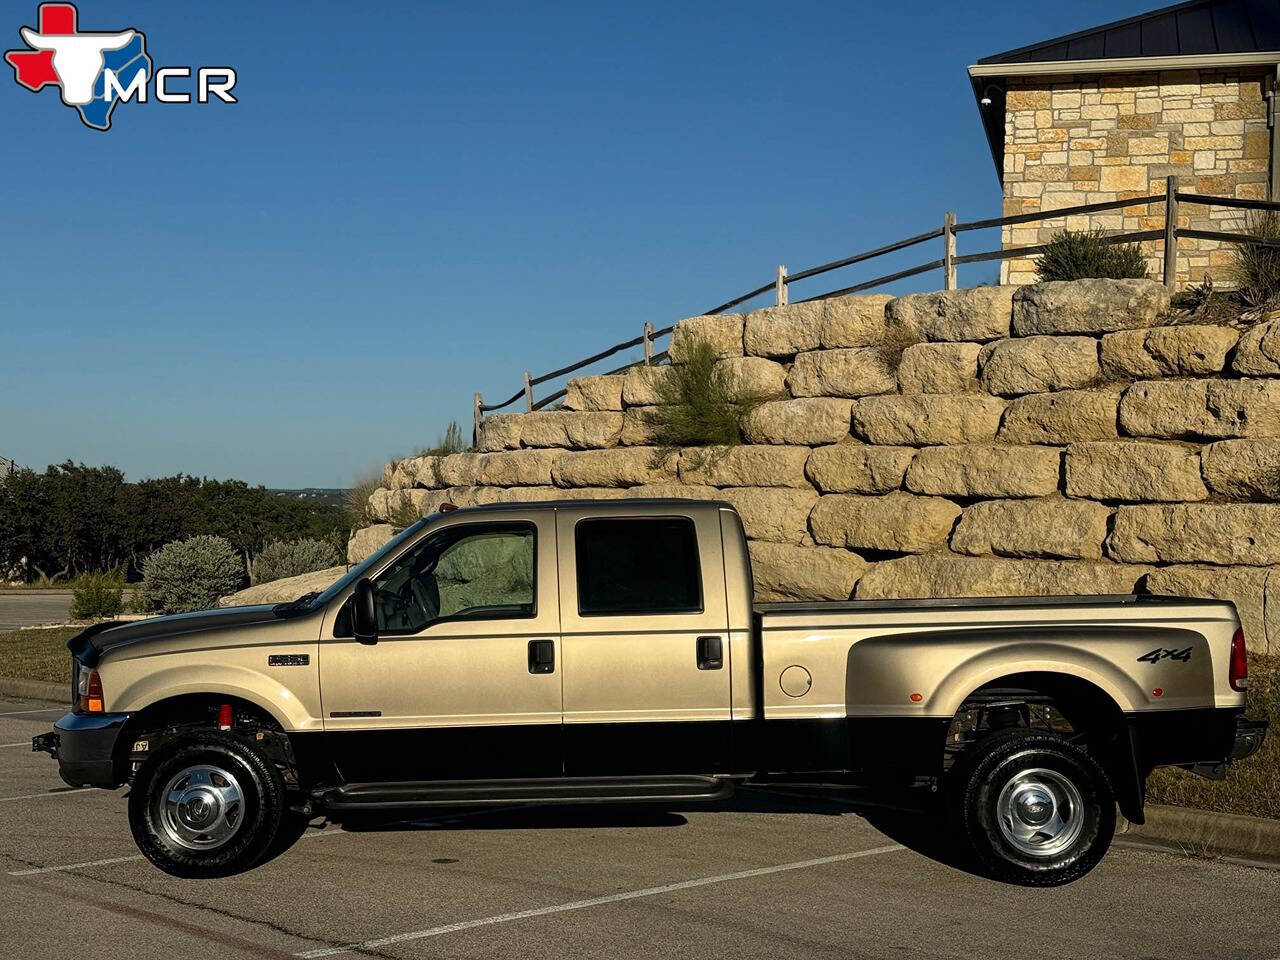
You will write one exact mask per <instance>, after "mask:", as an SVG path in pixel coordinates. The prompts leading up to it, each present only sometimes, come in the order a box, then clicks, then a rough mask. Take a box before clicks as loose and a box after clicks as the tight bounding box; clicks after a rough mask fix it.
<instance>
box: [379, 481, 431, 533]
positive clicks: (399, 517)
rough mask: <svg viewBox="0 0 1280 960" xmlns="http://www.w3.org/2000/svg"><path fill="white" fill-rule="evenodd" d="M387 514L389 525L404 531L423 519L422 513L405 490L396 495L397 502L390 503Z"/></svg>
mask: <svg viewBox="0 0 1280 960" xmlns="http://www.w3.org/2000/svg"><path fill="white" fill-rule="evenodd" d="M387 514H388V516H387V523H389V524H391V526H392V528H394V529H396V530H403V529H405V527H409V526H412V525H413V524H415V523H417V522H418V521H419V520H421V519H422V514H421V512H419V510H418V508H417V507H416V506H414V503H413V501H412V500H411V499H409V495H408V494H407V493H405V492H404V491H403V490H401V491H400V492H399V493H398V494H397V495H396V498H395V502H388V504H387Z"/></svg>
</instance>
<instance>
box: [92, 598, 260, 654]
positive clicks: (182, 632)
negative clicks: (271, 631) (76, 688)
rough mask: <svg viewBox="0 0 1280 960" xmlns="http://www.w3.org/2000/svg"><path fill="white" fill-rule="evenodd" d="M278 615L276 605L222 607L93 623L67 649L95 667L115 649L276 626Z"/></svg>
mask: <svg viewBox="0 0 1280 960" xmlns="http://www.w3.org/2000/svg"><path fill="white" fill-rule="evenodd" d="M280 619H281V615H280V614H278V613H277V612H276V606H274V605H272V604H262V605H260V606H253V607H226V608H224V609H220V610H197V611H195V612H194V613H177V614H172V615H170V616H167V617H148V618H147V619H146V620H138V621H136V622H134V623H123V624H116V623H111V622H109V621H108V622H106V623H95V624H94V625H93V626H91V627H88V628H87V629H85V630H83V631H82V632H80V633H78V634H76V635H75V636H74V637H72V638H71V639H70V640H68V641H67V649H68V650H70V651H71V653H72V654H73V655H74V656H75V657H76V659H77V660H79V661H80V662H81V663H83V664H85V665H86V666H89V667H92V666H96V665H97V663H98V661H99V660H100V659H101V658H102V655H103V654H105V653H106V652H107V651H109V650H114V649H115V648H117V647H122V646H126V645H128V646H132V645H134V644H139V643H146V642H148V641H155V640H172V639H174V638H175V637H188V636H192V635H196V637H193V639H196V638H197V637H198V635H200V634H210V633H213V632H215V631H220V630H228V629H229V628H230V629H241V628H249V627H254V626H257V625H261V624H267V623H277V622H279V621H280Z"/></svg>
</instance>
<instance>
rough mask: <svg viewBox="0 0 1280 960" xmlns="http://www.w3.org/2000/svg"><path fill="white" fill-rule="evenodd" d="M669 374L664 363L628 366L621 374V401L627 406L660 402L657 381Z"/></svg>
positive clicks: (642, 405)
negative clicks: (649, 365)
mask: <svg viewBox="0 0 1280 960" xmlns="http://www.w3.org/2000/svg"><path fill="white" fill-rule="evenodd" d="M669 376H671V368H670V367H669V366H666V365H661V366H652V367H629V368H628V369H627V372H626V373H625V374H623V376H622V402H623V404H625V405H626V406H628V407H651V406H653V405H654V404H656V403H661V402H662V397H661V396H659V394H658V388H657V382H658V381H659V380H661V379H663V378H664V377H669Z"/></svg>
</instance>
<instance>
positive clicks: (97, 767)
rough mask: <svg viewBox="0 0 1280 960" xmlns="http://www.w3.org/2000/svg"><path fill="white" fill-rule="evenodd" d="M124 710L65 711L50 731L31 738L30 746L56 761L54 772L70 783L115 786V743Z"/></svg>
mask: <svg viewBox="0 0 1280 960" xmlns="http://www.w3.org/2000/svg"><path fill="white" fill-rule="evenodd" d="M128 718H129V715H128V714H127V713H91V714H79V713H68V714H66V715H65V716H63V717H62V719H60V720H59V721H58V722H57V723H55V724H54V725H53V732H52V733H44V734H41V735H40V736H38V737H33V738H32V740H31V749H32V750H35V751H40V752H43V753H48V754H50V755H51V756H53V757H54V758H56V759H57V761H58V775H59V776H60V777H62V779H63V780H64V781H65V782H66V783H68V784H70V785H71V786H73V787H118V786H120V784H121V783H123V782H124V778H123V776H121V775H118V772H117V764H116V756H117V753H116V743H117V742H118V741H119V739H120V733H121V731H122V730H123V729H124V722H125V721H126V720H127V719H128Z"/></svg>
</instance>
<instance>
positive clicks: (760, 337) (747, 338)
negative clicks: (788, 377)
mask: <svg viewBox="0 0 1280 960" xmlns="http://www.w3.org/2000/svg"><path fill="white" fill-rule="evenodd" d="M824 313H825V306H824V304H823V301H821V300H811V301H809V302H808V303H795V304H791V305H789V306H785V307H765V308H764V309H763V310H753V311H751V313H748V314H747V316H746V319H745V322H744V335H743V345H744V347H745V348H746V352H747V353H748V354H749V355H750V356H755V357H792V356H795V355H796V354H797V353H800V352H801V351H804V350H816V349H818V347H819V346H820V345H821V344H822V322H823V315H824Z"/></svg>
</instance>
